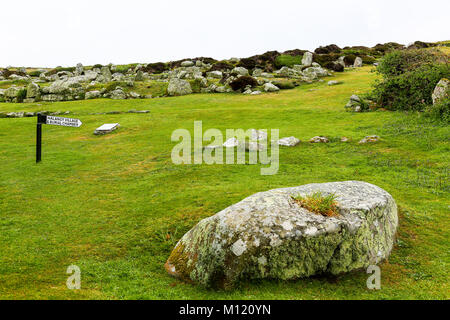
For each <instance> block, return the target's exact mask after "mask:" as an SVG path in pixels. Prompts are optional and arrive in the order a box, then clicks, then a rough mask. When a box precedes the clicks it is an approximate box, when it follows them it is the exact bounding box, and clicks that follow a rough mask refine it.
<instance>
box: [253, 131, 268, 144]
mask: <svg viewBox="0 0 450 320" xmlns="http://www.w3.org/2000/svg"><path fill="white" fill-rule="evenodd" d="M251 139H252V140H253V141H261V140H267V132H266V131H263V130H256V129H252V130H251Z"/></svg>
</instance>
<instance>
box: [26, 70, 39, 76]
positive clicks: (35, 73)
mask: <svg viewBox="0 0 450 320" xmlns="http://www.w3.org/2000/svg"><path fill="white" fill-rule="evenodd" d="M41 73H42V71H40V70H34V71H30V72H28V75H29V76H30V77H39V76H40V75H41Z"/></svg>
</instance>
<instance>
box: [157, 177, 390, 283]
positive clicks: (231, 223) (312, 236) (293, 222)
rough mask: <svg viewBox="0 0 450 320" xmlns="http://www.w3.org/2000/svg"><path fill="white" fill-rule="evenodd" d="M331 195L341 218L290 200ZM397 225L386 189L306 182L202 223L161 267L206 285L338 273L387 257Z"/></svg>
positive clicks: (348, 183)
mask: <svg viewBox="0 0 450 320" xmlns="http://www.w3.org/2000/svg"><path fill="white" fill-rule="evenodd" d="M314 192H321V193H322V194H324V195H328V194H334V195H335V196H336V201H337V206H338V210H339V215H338V216H335V217H325V216H322V215H318V214H315V213H312V212H310V211H308V210H307V209H305V208H302V207H301V206H300V205H298V204H297V202H295V201H294V200H293V197H297V196H299V195H300V196H303V197H304V196H307V195H310V194H312V193H314ZM397 226H398V216H397V206H396V203H395V201H394V199H393V198H392V196H391V195H390V194H389V193H387V192H386V191H384V190H383V189H381V188H379V187H377V186H375V185H372V184H369V183H366V182H359V181H346V182H333V183H322V184H309V185H304V186H299V187H294V188H285V189H276V190H271V191H267V192H259V193H256V194H254V195H252V196H250V197H248V198H246V199H244V200H242V201H241V202H239V203H236V204H234V205H232V206H230V207H228V208H226V209H224V210H222V211H220V212H219V213H217V214H216V215H214V216H212V217H209V218H206V219H204V220H202V221H200V222H199V223H198V224H197V225H196V226H195V227H194V228H192V229H191V230H190V231H189V232H187V233H186V234H185V235H184V236H183V237H182V238H181V240H180V241H179V242H178V243H177V245H176V247H175V248H174V250H173V251H172V253H171V255H170V257H169V258H168V260H167V262H166V264H165V268H166V270H167V271H168V273H169V274H171V275H173V276H176V277H178V278H181V279H184V280H189V281H193V282H195V283H198V284H201V285H203V286H206V287H222V288H233V287H234V286H235V285H236V284H238V283H239V281H240V280H244V279H266V278H267V279H281V280H290V279H298V278H302V277H310V276H313V275H319V274H331V275H339V274H342V273H346V272H350V271H352V270H357V269H362V268H367V267H368V266H369V265H374V264H378V263H380V262H381V261H382V260H384V259H386V258H387V257H388V256H389V254H390V252H391V250H392V247H393V244H394V238H395V233H396V230H397Z"/></svg>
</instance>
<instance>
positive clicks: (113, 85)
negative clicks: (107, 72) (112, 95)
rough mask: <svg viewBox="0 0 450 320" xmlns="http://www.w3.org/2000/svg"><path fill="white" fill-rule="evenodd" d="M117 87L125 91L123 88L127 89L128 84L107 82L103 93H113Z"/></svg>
mask: <svg viewBox="0 0 450 320" xmlns="http://www.w3.org/2000/svg"><path fill="white" fill-rule="evenodd" d="M117 87H121V88H122V89H124V90H125V88H126V87H128V83H127V82H125V81H114V82H109V83H107V84H106V85H105V92H106V93H109V92H111V91H114V90H116V88H117Z"/></svg>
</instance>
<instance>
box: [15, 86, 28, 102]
mask: <svg viewBox="0 0 450 320" xmlns="http://www.w3.org/2000/svg"><path fill="white" fill-rule="evenodd" d="M26 97H27V89H26V88H22V89H20V90H19V92H18V93H17V102H23V100H25V99H26Z"/></svg>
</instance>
